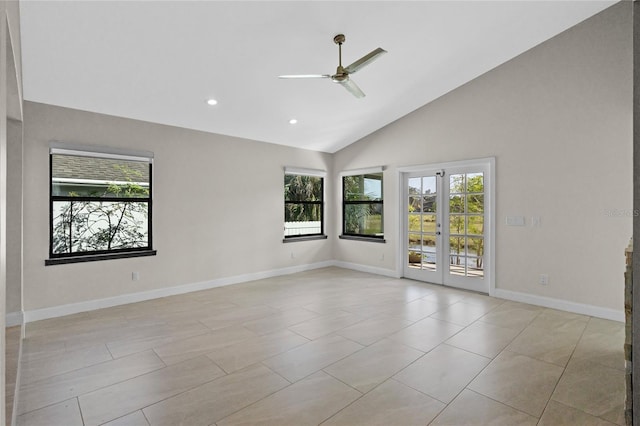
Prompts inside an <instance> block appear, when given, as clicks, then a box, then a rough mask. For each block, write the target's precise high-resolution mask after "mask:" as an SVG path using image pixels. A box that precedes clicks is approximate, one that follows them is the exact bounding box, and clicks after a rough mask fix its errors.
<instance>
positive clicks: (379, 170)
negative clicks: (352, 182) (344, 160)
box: [340, 166, 385, 178]
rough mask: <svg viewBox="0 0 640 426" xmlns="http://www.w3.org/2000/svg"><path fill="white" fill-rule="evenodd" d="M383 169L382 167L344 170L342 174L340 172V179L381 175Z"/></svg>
mask: <svg viewBox="0 0 640 426" xmlns="http://www.w3.org/2000/svg"><path fill="white" fill-rule="evenodd" d="M384 169H385V167H384V166H377V167H368V168H366V169H354V170H345V171H343V172H340V178H343V177H345V176H358V175H368V174H372V173H382V172H384Z"/></svg>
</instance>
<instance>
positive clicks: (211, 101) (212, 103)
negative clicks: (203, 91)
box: [207, 99, 218, 106]
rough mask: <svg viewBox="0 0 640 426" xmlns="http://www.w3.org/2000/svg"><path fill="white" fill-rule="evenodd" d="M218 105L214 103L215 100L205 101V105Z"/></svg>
mask: <svg viewBox="0 0 640 426" xmlns="http://www.w3.org/2000/svg"><path fill="white" fill-rule="evenodd" d="M217 103H218V101H216V100H215V99H207V105H211V106H213V105H216V104H217Z"/></svg>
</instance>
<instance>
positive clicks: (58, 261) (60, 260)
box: [44, 250, 157, 266]
mask: <svg viewBox="0 0 640 426" xmlns="http://www.w3.org/2000/svg"><path fill="white" fill-rule="evenodd" d="M156 254H157V251H156V250H142V251H129V252H121V253H107V254H88V255H86V256H72V257H56V258H53V259H45V261H44V265H45V266H51V265H64V264H67V263H82V262H97V261H100V260H113V259H126V258H129V257H143V256H155V255H156Z"/></svg>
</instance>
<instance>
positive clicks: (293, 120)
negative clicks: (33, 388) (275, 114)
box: [289, 118, 298, 124]
mask: <svg viewBox="0 0 640 426" xmlns="http://www.w3.org/2000/svg"><path fill="white" fill-rule="evenodd" d="M297 122H298V120H296V119H295V118H292V119H291V120H289V124H296V123H297Z"/></svg>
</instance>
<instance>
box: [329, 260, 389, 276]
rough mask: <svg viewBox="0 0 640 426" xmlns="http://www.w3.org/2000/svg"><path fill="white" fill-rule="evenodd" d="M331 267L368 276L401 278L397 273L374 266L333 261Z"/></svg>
mask: <svg viewBox="0 0 640 426" xmlns="http://www.w3.org/2000/svg"><path fill="white" fill-rule="evenodd" d="M333 266H337V267H338V268H344V269H352V270H354V271H360V272H368V273H370V274H376V275H383V276H385V277H390V278H401V276H400V275H399V274H398V272H397V271H395V270H393V269H384V268H376V267H375V266H369V265H361V264H359V263H350V262H342V261H338V260H335V261H333Z"/></svg>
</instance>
